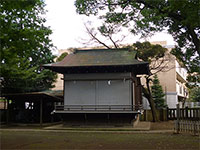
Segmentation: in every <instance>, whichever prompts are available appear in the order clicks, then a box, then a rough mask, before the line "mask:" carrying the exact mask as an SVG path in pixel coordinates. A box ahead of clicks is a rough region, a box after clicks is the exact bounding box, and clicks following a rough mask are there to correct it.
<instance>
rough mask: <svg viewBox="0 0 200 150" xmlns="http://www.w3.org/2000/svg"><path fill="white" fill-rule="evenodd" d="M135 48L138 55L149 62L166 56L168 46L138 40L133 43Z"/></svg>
mask: <svg viewBox="0 0 200 150" xmlns="http://www.w3.org/2000/svg"><path fill="white" fill-rule="evenodd" d="M133 49H134V50H136V51H137V55H138V57H139V58H140V59H142V60H143V61H148V62H149V63H151V62H152V60H158V59H160V58H162V57H164V55H165V52H166V51H167V49H166V48H163V47H162V46H161V45H158V44H156V45H152V44H151V43H149V42H147V41H146V42H143V43H140V42H136V43H134V44H133Z"/></svg>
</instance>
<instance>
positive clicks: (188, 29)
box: [75, 0, 200, 82]
mask: <svg viewBox="0 0 200 150" xmlns="http://www.w3.org/2000/svg"><path fill="white" fill-rule="evenodd" d="M75 6H76V8H77V12H78V13H79V14H85V15H91V14H92V15H99V14H101V16H100V18H101V19H102V20H103V24H106V23H109V24H120V25H121V26H124V27H126V28H128V29H129V30H130V31H131V32H132V33H134V34H141V35H142V36H143V37H146V36H147V35H152V34H154V33H155V32H157V31H163V30H168V33H170V34H171V35H172V36H173V38H174V40H175V41H176V42H177V43H178V45H177V46H176V48H175V49H174V50H173V51H172V53H173V54H174V55H175V56H176V57H177V58H178V59H179V60H180V61H182V62H183V63H184V64H185V66H186V67H187V69H188V71H189V75H190V76H193V73H194V72H195V73H198V77H199V76H200V67H199V64H200V21H199V20H200V18H199V8H200V1H199V0H132V1H130V0H76V1H75ZM191 78H192V79H193V80H194V79H195V78H194V76H193V77H191ZM197 80H198V81H199V78H198V79H197ZM198 81H195V82H198Z"/></svg>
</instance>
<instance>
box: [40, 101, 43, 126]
mask: <svg viewBox="0 0 200 150" xmlns="http://www.w3.org/2000/svg"><path fill="white" fill-rule="evenodd" d="M42 108H43V101H42V99H40V127H42V120H43V119H42V115H43V114H42V113H43V112H42V111H43V109H42Z"/></svg>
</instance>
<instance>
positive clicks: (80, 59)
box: [44, 49, 144, 67]
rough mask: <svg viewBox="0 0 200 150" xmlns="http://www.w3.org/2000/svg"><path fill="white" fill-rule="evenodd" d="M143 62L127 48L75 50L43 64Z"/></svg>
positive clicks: (134, 52)
mask: <svg viewBox="0 0 200 150" xmlns="http://www.w3.org/2000/svg"><path fill="white" fill-rule="evenodd" d="M140 63H144V62H141V61H138V60H137V59H136V51H129V50H127V49H111V50H109V49H97V50H76V51H75V52H74V53H72V54H69V55H67V56H66V57H65V58H64V59H63V60H62V61H61V62H57V63H53V64H47V65H44V66H60V67H61V66H62V67H75V66H110V65H132V64H140Z"/></svg>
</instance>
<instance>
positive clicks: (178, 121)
mask: <svg viewBox="0 0 200 150" xmlns="http://www.w3.org/2000/svg"><path fill="white" fill-rule="evenodd" d="M176 113H177V133H179V132H180V107H179V104H177V105H176Z"/></svg>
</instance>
